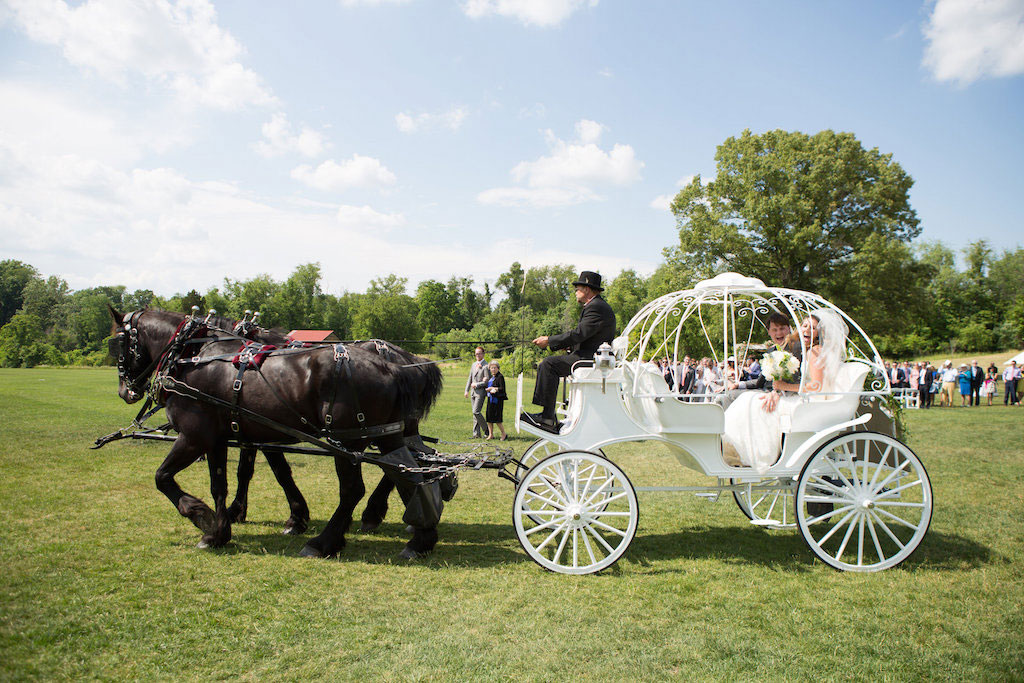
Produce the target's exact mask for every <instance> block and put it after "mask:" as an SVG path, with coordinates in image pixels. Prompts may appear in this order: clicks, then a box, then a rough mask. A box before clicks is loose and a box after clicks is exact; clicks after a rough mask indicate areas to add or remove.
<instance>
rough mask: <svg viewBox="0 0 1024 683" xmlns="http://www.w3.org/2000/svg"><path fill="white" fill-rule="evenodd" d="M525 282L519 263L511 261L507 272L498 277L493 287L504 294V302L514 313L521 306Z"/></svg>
mask: <svg viewBox="0 0 1024 683" xmlns="http://www.w3.org/2000/svg"><path fill="white" fill-rule="evenodd" d="M525 282H526V273H525V272H524V271H523V267H522V266H521V265H520V264H519V261H513V262H512V266H511V267H510V268H509V269H508V271H506V272H504V273H502V274H501V275H499V276H498V280H497V282H495V283H494V286H495V287H496V288H497V289H499V290H501V291H503V292H505V300H506V301H508V302H509V303H508V305H509V306H510V307H511V308H512V310H514V311H518V310H519V309H520V307H522V305H523V284H524V283H525Z"/></svg>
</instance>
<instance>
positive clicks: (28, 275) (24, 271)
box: [0, 259, 39, 327]
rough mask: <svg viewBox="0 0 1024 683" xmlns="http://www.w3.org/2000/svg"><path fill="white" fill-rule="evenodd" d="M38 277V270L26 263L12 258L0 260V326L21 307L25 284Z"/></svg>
mask: <svg viewBox="0 0 1024 683" xmlns="http://www.w3.org/2000/svg"><path fill="white" fill-rule="evenodd" d="M38 279H39V272H38V271H37V270H36V269H35V268H33V267H32V266H30V265H29V264H27V263H22V262H21V261H15V260H14V259H6V260H4V261H0V327H3V326H4V325H6V324H7V321H8V320H10V319H11V318H12V317H14V314H15V313H17V312H18V309H19V308H21V304H22V301H23V298H22V294H23V292H24V290H25V285H27V284H28V283H29V282H30V281H31V280H38Z"/></svg>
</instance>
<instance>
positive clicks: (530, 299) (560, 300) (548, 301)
mask: <svg viewBox="0 0 1024 683" xmlns="http://www.w3.org/2000/svg"><path fill="white" fill-rule="evenodd" d="M525 278H526V290H525V293H524V295H523V305H525V306H529V307H530V308H532V309H533V310H535V311H538V312H543V311H547V310H549V309H552V308H556V307H561V306H562V304H564V303H565V302H567V301H570V300H572V301H575V299H573V297H572V291H573V286H572V283H573V280H575V279H576V268H575V267H574V266H567V265H554V266H538V267H535V268H530V269H529V270H527V271H526V275H525Z"/></svg>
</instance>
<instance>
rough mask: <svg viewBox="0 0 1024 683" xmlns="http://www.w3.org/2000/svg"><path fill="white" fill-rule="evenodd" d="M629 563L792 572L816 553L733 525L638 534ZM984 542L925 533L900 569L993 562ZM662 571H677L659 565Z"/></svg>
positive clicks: (792, 534) (790, 537)
mask: <svg viewBox="0 0 1024 683" xmlns="http://www.w3.org/2000/svg"><path fill="white" fill-rule="evenodd" d="M625 557H626V558H628V560H629V561H632V562H636V563H637V564H640V565H641V566H644V567H648V568H652V567H653V566H654V563H657V562H662V561H665V560H673V559H678V558H687V559H718V560H722V561H724V562H728V563H741V564H752V565H760V566H771V567H773V568H775V569H782V570H787V571H794V572H805V571H808V570H810V569H811V568H812V566H813V565H814V564H815V562H816V557H815V555H814V553H812V552H811V549H810V548H809V547H808V546H807V544H806V543H805V542H804V540H803V537H802V536H801V535H800V532H799V531H797V530H795V529H794V530H792V531H789V532H787V531H765V530H763V529H757V528H754V527H749V528H743V527H741V528H737V527H734V526H724V527H712V526H708V527H702V528H692V529H685V530H682V531H678V532H675V533H670V534H656V535H640V534H638V535H637V537H636V538H635V539H634V540H633V543H632V544H630V547H629V550H628V551H627V553H626V556H625ZM998 559H999V558H998V555H995V554H993V553H992V551H991V550H990V549H989V548H987V547H986V546H983V545H981V544H980V543H977V542H975V541H973V540H971V539H968V538H964V537H963V536H957V535H954V534H947V533H940V532H937V531H929V532H928V534H927V535H926V536H925V537H924V540H923V541H922V542H921V545H920V546H919V547H918V549H917V550H916V551H915V552H914V554H913V555H911V556H910V558H909V559H907V560H906V561H905V562H904V563H903V564H901V565H900V566H901V567H905V568H907V569H926V570H929V569H930V570H945V571H960V570H964V569H975V568H978V567H981V566H984V565H987V564H990V563H991V562H993V561H995V560H998ZM662 571H666V572H671V571H683V570H682V569H664V570H662Z"/></svg>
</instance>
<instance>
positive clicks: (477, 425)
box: [465, 346, 491, 438]
mask: <svg viewBox="0 0 1024 683" xmlns="http://www.w3.org/2000/svg"><path fill="white" fill-rule="evenodd" d="M473 355H474V356H475V359H474V360H473V364H472V365H470V366H469V378H468V379H467V380H466V392H465V394H466V398H470V397H471V396H472V402H471V405H472V407H473V437H474V438H480V437H481V436H484V435H485V434H487V421H486V420H484V413H483V410H484V399H485V398H486V396H485V394H486V391H485V390H486V389H487V380H489V379H490V378H491V371H490V370H489V369H488V368H487V361H485V360H484V350H483V348H482V347H480V346H478V347H476V349H474V351H473Z"/></svg>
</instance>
